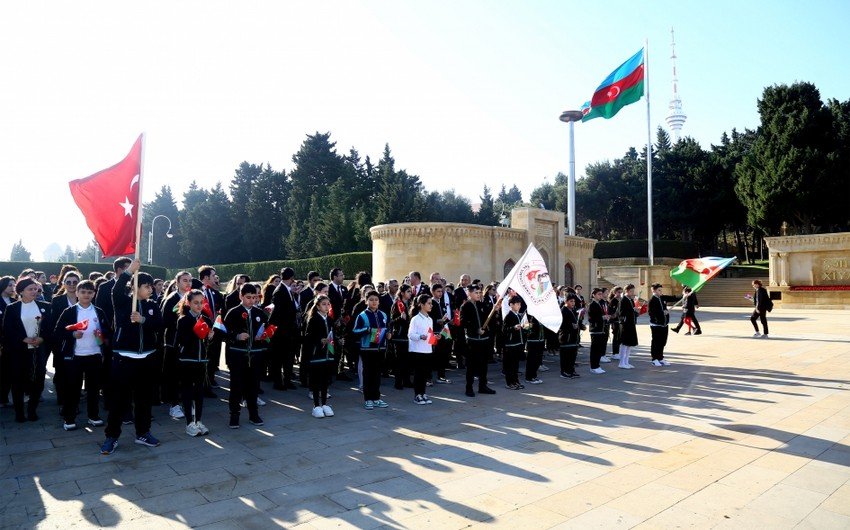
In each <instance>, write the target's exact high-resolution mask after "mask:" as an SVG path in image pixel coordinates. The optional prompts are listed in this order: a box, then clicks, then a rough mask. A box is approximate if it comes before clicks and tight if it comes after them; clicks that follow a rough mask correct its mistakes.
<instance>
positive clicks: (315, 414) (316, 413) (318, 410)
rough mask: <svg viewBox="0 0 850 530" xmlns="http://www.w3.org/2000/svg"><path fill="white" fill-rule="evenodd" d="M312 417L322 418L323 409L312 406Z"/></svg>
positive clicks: (323, 415)
mask: <svg viewBox="0 0 850 530" xmlns="http://www.w3.org/2000/svg"><path fill="white" fill-rule="evenodd" d="M313 417H314V418H324V417H325V411H324V410H323V409H322V407H313Z"/></svg>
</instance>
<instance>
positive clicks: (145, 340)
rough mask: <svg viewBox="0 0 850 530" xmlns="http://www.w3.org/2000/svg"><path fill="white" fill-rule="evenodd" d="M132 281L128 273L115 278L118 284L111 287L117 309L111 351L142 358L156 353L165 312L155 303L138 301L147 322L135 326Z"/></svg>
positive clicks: (113, 303) (123, 355)
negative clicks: (128, 287) (128, 290)
mask: <svg viewBox="0 0 850 530" xmlns="http://www.w3.org/2000/svg"><path fill="white" fill-rule="evenodd" d="M132 278H133V276H132V275H131V274H130V273H128V272H127V271H125V272H123V273H121V275H120V276H118V277H117V278H116V279H115V285H114V286H113V287H112V307H113V308H114V309H115V338H114V341H113V346H112V349H113V351H114V352H115V353H116V354H118V355H121V356H122V357H131V358H143V357H147V356H148V355H150V353H151V352H153V351H154V350H156V339H157V334H158V333H159V332H160V331H161V330H162V312H161V311H160V309H159V306H157V305H156V304H155V303H154V302H151V301H150V300H138V301H137V304H138V305H137V306H136V310H137V311H138V312H139V313H140V314H141V315H142V317H144V322H142V323H141V324H134V323H133V322H131V321H130V314H131V313H132V312H133V296H132V295H131V294H128V293H127V285H128V284H129V283H130V280H131V279H132ZM101 309H103V308H101ZM104 313H105V311H104Z"/></svg>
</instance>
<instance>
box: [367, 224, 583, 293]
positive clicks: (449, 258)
mask: <svg viewBox="0 0 850 530" xmlns="http://www.w3.org/2000/svg"><path fill="white" fill-rule="evenodd" d="M370 234H371V237H372V276H373V277H374V278H375V279H376V281H377V280H385V279H388V278H396V279H398V280H401V279H402V278H403V277H404V276H406V275H407V274H408V273H409V272H410V271H412V270H416V271H419V272H420V273H422V276H423V279H426V280H427V277H428V275H430V274H431V273H432V272H439V273H440V274H442V275H443V276H444V277H445V278H447V279H448V280H449V281H451V282H454V283H457V281H458V278H459V277H460V275H461V274H469V275H470V276H472V277H473V278H478V279H481V280H483V281H485V282H489V281H501V280H502V279H503V278H504V275H505V265H506V263H507V262H508V260H512V261H513V262H516V261H518V260H519V258H520V257H521V256H522V254H523V253H524V252H525V249H526V248H527V247H528V245H529V243H531V242H533V243H534V244H535V246H536V247H537V249H538V250H540V251H541V254H543V255H544V257H545V258H546V261H547V266H548V268H549V274H550V276H551V277H552V278H553V279H554V280H555V281H556V282H558V283H563V281H564V265H565V264H567V263H569V264H570V265H571V266H572V267H573V269H574V282H575V283H585V284H588V285H590V284H591V278H592V276H591V270H592V268H591V264H592V261H593V247H594V245H595V244H596V241H595V240H593V239H587V238H581V237H569V236H564V214H563V213H559V212H552V211H548V210H541V209H537V208H517V209H514V210H513V211H512V212H511V227H510V228H505V227H498V226H481V225H471V224H463V223H397V224H390V225H378V226H373V227H372V228H371V230H370ZM593 277H595V274H594V276H593Z"/></svg>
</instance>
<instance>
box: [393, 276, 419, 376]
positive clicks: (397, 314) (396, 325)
mask: <svg viewBox="0 0 850 530" xmlns="http://www.w3.org/2000/svg"><path fill="white" fill-rule="evenodd" d="M412 295H413V291H412V290H411V289H410V286H409V285H407V284H406V283H405V284H402V285H401V287H399V288H398V293H397V294H396V298H395V300H394V301H393V304H392V306H391V307H390V322H391V324H392V328H393V338H392V344H393V346H394V347H395V367H394V369H393V375H395V388H396V390H402V389H404V388H405V387H407V388H410V387H412V386H413V383H412V382H411V380H410V375H411V369H410V368H411V362H410V350H409V347H410V341H409V340H408V338H407V331H408V329H409V327H410V318H409V316H408V313H409V312H410V309H409V307H410V297H411V296H412Z"/></svg>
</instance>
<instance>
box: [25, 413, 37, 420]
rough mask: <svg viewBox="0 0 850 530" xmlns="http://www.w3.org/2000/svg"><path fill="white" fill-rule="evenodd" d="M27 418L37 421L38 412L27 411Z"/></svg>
mask: <svg viewBox="0 0 850 530" xmlns="http://www.w3.org/2000/svg"><path fill="white" fill-rule="evenodd" d="M27 420H29V421H38V414H36V413H35V411H32V412H27Z"/></svg>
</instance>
